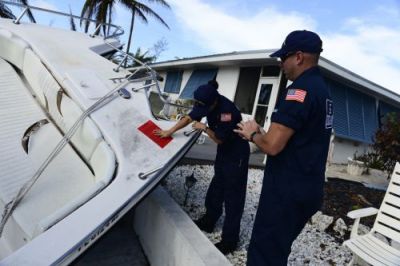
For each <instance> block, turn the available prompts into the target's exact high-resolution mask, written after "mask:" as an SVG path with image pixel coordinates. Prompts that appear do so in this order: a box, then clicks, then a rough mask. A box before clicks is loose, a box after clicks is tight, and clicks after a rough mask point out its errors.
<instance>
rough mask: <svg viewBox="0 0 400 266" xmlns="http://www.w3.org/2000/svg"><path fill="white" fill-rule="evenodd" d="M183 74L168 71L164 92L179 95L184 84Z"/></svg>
mask: <svg viewBox="0 0 400 266" xmlns="http://www.w3.org/2000/svg"><path fill="white" fill-rule="evenodd" d="M182 74H183V71H168V72H167V80H166V81H165V86H164V91H165V92H169V93H179V91H180V89H181V83H182Z"/></svg>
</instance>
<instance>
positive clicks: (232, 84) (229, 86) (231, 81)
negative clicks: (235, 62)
mask: <svg viewBox="0 0 400 266" xmlns="http://www.w3.org/2000/svg"><path fill="white" fill-rule="evenodd" d="M239 72H240V68H239V67H223V68H219V70H218V74H217V82H218V84H219V88H218V91H219V93H220V94H221V95H224V96H225V97H227V98H228V99H230V100H232V101H233V99H234V98H235V92H236V86H237V82H238V79H239Z"/></svg>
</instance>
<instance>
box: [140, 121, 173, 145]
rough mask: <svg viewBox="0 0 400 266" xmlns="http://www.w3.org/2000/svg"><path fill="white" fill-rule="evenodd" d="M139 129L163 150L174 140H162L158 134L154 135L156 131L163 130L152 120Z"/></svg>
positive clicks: (169, 138) (170, 138)
mask: <svg viewBox="0 0 400 266" xmlns="http://www.w3.org/2000/svg"><path fill="white" fill-rule="evenodd" d="M138 129H139V130H140V131H141V132H142V133H143V134H145V135H146V136H147V137H148V138H149V139H151V140H152V141H154V142H155V143H156V144H157V145H158V146H160V147H161V148H164V147H165V146H167V144H168V143H169V142H170V141H171V140H172V137H168V138H161V137H159V136H157V135H156V134H154V130H157V129H159V130H161V129H160V128H159V127H158V126H157V125H156V124H154V123H153V121H151V120H149V121H147V122H146V123H144V124H143V125H141V126H140V127H138Z"/></svg>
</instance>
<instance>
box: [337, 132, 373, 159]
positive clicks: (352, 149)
mask: <svg viewBox="0 0 400 266" xmlns="http://www.w3.org/2000/svg"><path fill="white" fill-rule="evenodd" d="M333 145H334V146H333V159H332V162H333V163H343V164H345V163H347V158H348V157H350V158H353V156H354V153H356V152H357V155H358V156H360V155H363V154H365V153H366V152H367V151H368V150H369V145H368V144H366V143H361V142H358V141H351V140H347V139H343V138H340V137H335V140H334V141H333Z"/></svg>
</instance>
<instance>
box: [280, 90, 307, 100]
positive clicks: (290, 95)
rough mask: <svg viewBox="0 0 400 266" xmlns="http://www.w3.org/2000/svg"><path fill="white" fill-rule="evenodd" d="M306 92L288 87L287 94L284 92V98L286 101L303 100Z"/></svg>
mask: <svg viewBox="0 0 400 266" xmlns="http://www.w3.org/2000/svg"><path fill="white" fill-rule="evenodd" d="M306 95H307V92H306V91H305V90H300V89H289V90H288V92H287V94H286V99H285V100H287V101H298V102H301V103H302V102H304V99H305V98H306Z"/></svg>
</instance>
